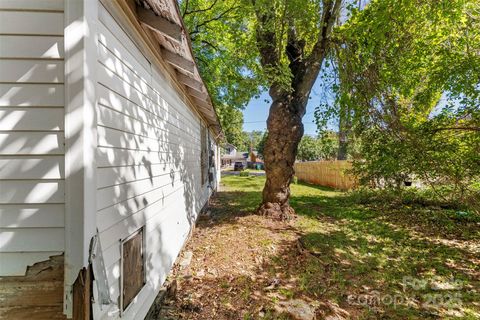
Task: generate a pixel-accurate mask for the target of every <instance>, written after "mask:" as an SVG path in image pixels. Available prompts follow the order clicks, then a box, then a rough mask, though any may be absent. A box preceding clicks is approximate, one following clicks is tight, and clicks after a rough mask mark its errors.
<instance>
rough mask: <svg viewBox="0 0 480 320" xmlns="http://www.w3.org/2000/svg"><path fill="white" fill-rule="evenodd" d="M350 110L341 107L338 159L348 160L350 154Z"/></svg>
mask: <svg viewBox="0 0 480 320" xmlns="http://www.w3.org/2000/svg"><path fill="white" fill-rule="evenodd" d="M350 128H351V125H350V112H349V110H348V108H347V107H345V106H343V107H341V109H340V118H339V123H338V153H337V160H347V156H348V135H349V133H350Z"/></svg>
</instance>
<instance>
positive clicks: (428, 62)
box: [336, 0, 480, 200]
mask: <svg viewBox="0 0 480 320" xmlns="http://www.w3.org/2000/svg"><path fill="white" fill-rule="evenodd" d="M336 36H337V43H338V45H337V48H336V53H337V67H338V74H339V79H340V86H339V87H338V88H337V101H336V107H338V108H343V109H346V110H349V115H350V116H351V117H352V121H353V123H352V125H353V129H354V131H353V134H354V135H355V137H356V138H357V141H359V142H360V145H361V148H360V154H359V155H358V158H360V160H359V161H357V162H356V165H355V168H356V172H357V174H359V176H360V177H361V178H362V179H363V181H364V182H369V183H371V182H372V181H377V182H378V181H382V183H387V184H389V183H393V184H398V183H400V182H403V180H404V179H408V178H412V177H418V178H421V180H422V181H424V182H427V183H430V184H431V185H432V186H434V187H439V186H441V185H447V186H450V187H451V188H453V189H451V191H455V193H454V194H455V195H456V196H460V197H461V198H465V197H468V195H472V192H473V194H474V196H478V194H475V184H478V181H479V179H480V157H479V154H480V3H479V1H478V0H448V1H447V0H401V1H390V0H374V1H371V2H370V3H369V5H367V7H366V8H365V9H364V10H362V11H361V12H360V11H354V12H353V14H352V17H351V18H350V19H349V21H348V22H347V23H346V24H345V25H344V26H342V27H341V29H339V30H338V32H337V34H336ZM477 200H478V199H477Z"/></svg>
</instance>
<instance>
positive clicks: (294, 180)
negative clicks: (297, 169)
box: [292, 176, 298, 184]
mask: <svg viewBox="0 0 480 320" xmlns="http://www.w3.org/2000/svg"><path fill="white" fill-rule="evenodd" d="M292 182H293V184H298V177H297V176H293V181H292Z"/></svg>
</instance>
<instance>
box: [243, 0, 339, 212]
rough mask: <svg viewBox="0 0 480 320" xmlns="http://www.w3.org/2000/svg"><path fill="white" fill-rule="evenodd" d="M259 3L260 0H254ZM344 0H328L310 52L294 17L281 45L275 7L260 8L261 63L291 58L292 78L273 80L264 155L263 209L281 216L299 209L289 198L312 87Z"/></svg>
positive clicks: (269, 65)
mask: <svg viewBox="0 0 480 320" xmlns="http://www.w3.org/2000/svg"><path fill="white" fill-rule="evenodd" d="M252 1H253V4H254V6H255V0H252ZM341 3H342V1H341V0H324V1H323V5H322V16H321V18H320V23H319V25H320V26H321V29H320V32H319V36H318V40H317V42H316V43H315V44H314V46H313V49H312V51H311V53H310V54H308V55H307V54H305V51H304V48H305V45H306V43H305V41H304V40H303V39H299V38H298V36H297V33H296V30H295V28H294V26H293V24H291V23H290V25H289V29H288V36H287V45H286V46H285V48H277V47H276V43H277V41H276V34H275V32H274V31H273V30H271V29H269V27H268V26H269V25H271V21H272V20H271V19H273V16H272V14H273V12H274V11H273V10H263V11H257V12H256V14H257V22H258V23H257V31H256V33H257V34H256V36H257V46H258V49H259V51H260V57H261V63H262V66H263V68H264V69H266V70H272V69H273V70H275V68H278V67H279V65H280V56H281V54H280V52H281V50H285V55H286V56H287V57H288V59H289V62H290V63H289V69H290V72H291V75H292V77H291V83H290V84H289V87H288V88H285V85H284V84H279V83H276V82H275V81H272V84H271V86H270V90H269V94H270V97H271V98H272V105H271V106H270V112H269V116H268V119H267V128H268V136H267V140H266V142H265V149H264V161H265V172H266V176H267V181H266V183H265V187H264V189H263V201H262V204H261V205H260V206H259V208H258V210H257V212H258V213H259V214H261V215H266V216H270V217H272V218H275V219H280V220H289V219H291V218H292V217H293V216H294V215H295V211H294V210H293V208H292V207H290V204H289V197H290V183H291V182H292V179H293V175H294V169H293V165H294V163H295V157H296V155H297V149H298V144H299V143H300V140H301V138H302V136H303V124H302V117H303V116H304V114H305V109H306V105H307V102H308V97H309V96H310V91H311V89H312V87H313V84H314V83H315V80H316V79H317V77H318V74H319V72H320V68H321V66H322V63H323V60H324V58H325V55H326V53H327V50H328V49H329V45H330V34H331V31H332V28H333V25H334V24H335V22H336V21H337V18H338V15H339V12H340V6H341Z"/></svg>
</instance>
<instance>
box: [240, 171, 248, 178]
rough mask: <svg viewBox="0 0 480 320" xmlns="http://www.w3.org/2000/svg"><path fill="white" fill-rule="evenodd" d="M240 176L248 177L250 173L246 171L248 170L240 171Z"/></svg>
mask: <svg viewBox="0 0 480 320" xmlns="http://www.w3.org/2000/svg"><path fill="white" fill-rule="evenodd" d="M239 175H240V177H248V176H249V175H250V174H249V173H248V171H240V174H239Z"/></svg>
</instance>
